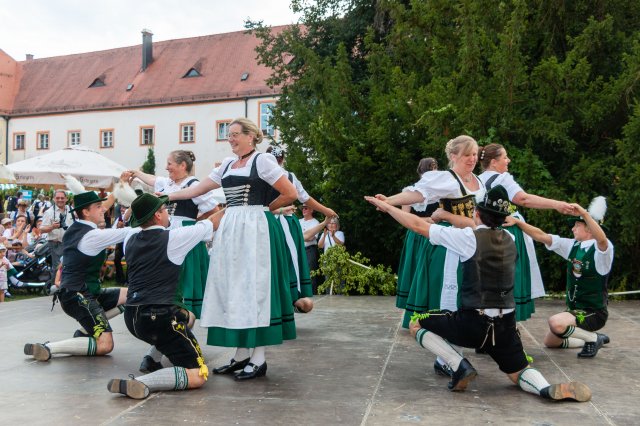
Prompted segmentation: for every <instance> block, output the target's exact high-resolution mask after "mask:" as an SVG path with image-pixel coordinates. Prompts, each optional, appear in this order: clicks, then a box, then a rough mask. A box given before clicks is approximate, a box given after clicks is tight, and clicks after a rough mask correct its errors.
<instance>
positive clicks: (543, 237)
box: [504, 216, 552, 246]
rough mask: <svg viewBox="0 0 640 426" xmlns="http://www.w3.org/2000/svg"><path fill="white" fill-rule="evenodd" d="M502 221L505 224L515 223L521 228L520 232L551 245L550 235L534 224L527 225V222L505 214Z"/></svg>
mask: <svg viewBox="0 0 640 426" xmlns="http://www.w3.org/2000/svg"><path fill="white" fill-rule="evenodd" d="M504 223H505V225H507V226H511V225H517V226H518V228H520V229H522V232H524V233H525V234H527V235H528V236H530V237H531V238H533V239H534V240H536V241H538V242H540V243H543V244H545V245H547V246H549V245H551V242H552V238H551V235H550V234H547V233H546V232H544V231H543V230H542V229H540V228H536V227H535V226H532V225H529V224H528V223H525V222H523V221H521V220H520V219H516V218H515V217H513V216H507V218H506V219H505V221H504Z"/></svg>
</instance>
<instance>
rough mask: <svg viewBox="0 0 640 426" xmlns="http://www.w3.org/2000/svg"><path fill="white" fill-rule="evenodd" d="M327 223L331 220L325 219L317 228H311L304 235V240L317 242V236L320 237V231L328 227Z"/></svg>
mask: <svg viewBox="0 0 640 426" xmlns="http://www.w3.org/2000/svg"><path fill="white" fill-rule="evenodd" d="M327 222H329V218H328V217H325V218H324V220H323V221H322V222H320V223H319V224H317V225H316V226H314V227H312V228H309V229H307V230H306V231H304V234H302V235H303V236H304V240H305V241H313V240H315V239H316V235H318V234H319V233H320V231H322V229H323V228H324V227H325V226H326V225H327Z"/></svg>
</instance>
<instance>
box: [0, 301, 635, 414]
mask: <svg viewBox="0 0 640 426" xmlns="http://www.w3.org/2000/svg"><path fill="white" fill-rule="evenodd" d="M315 302H316V307H315V309H314V311H313V312H312V313H310V314H306V315H298V314H296V323H297V326H298V339H297V340H294V341H290V342H286V343H285V344H284V345H281V346H276V347H270V348H268V349H267V362H268V372H267V376H266V377H265V378H259V379H256V380H250V381H247V382H241V383H238V382H236V381H235V380H234V379H233V376H214V375H211V376H210V379H209V381H208V383H207V384H206V385H205V386H204V387H203V388H201V389H197V390H193V391H182V392H161V393H155V394H152V395H151V396H150V397H149V398H148V399H146V400H142V401H137V400H132V399H128V398H126V397H123V396H120V395H113V394H110V393H109V392H108V391H107V389H106V386H107V382H108V381H109V379H111V378H126V377H127V375H128V374H131V373H133V374H135V375H136V376H137V375H139V374H140V373H139V372H138V366H139V364H140V360H141V358H142V356H143V355H144V353H145V351H146V349H147V345H146V344H145V343H144V342H141V341H139V340H137V339H135V338H134V337H133V336H131V335H130V334H129V332H128V331H127V329H126V327H125V325H124V321H123V318H122V316H119V317H117V318H115V319H114V320H112V327H113V328H114V330H115V331H114V339H115V349H114V351H113V352H112V353H111V354H110V356H106V357H96V358H85V357H55V358H54V359H52V360H51V361H49V362H37V361H34V360H33V359H31V357H27V356H25V355H23V345H24V343H26V342H44V341H47V340H50V341H55V340H62V339H65V338H69V337H71V336H72V334H73V332H74V330H75V329H76V324H75V322H74V321H73V320H72V319H71V318H69V317H67V316H66V315H65V314H64V313H63V312H62V309H61V308H60V306H59V305H57V306H56V308H55V309H54V310H53V312H50V307H51V300H50V298H48V297H42V298H36V299H29V300H23V301H17V302H11V303H3V304H0V335H1V336H2V338H1V339H2V345H1V346H0V360H1V361H2V362H1V363H0V377H1V380H0V385H1V386H0V401H2V415H1V416H0V424H5V425H63V424H64V425H90V424H91V425H93V424H137V425H138V424H153V425H176V424H206V423H211V424H223V425H235V424H238V425H247V424H257V425H334V424H346V425H396V424H429V425H453V424H469V425H476V424H487V423H494V424H518V425H520V424H523V425H575V424H579V425H580V426H587V425H614V424H615V425H637V424H638V423H639V422H640V420H639V419H640V398H639V397H640V368H639V367H640V355H639V351H638V348H640V333H639V331H640V301H629V302H612V303H611V304H610V308H609V312H610V315H609V322H608V323H607V326H606V327H605V328H604V330H603V332H605V333H607V334H608V335H609V336H610V337H611V343H610V344H609V345H607V346H605V347H604V348H603V349H601V350H600V352H599V353H598V356H597V357H596V358H593V359H578V358H577V357H576V353H577V352H578V351H579V349H565V350H556V349H546V348H543V347H542V345H541V342H542V337H543V335H544V333H545V330H546V328H547V325H546V318H547V317H548V316H549V315H550V314H552V313H555V312H558V311H560V310H562V307H563V304H562V302H561V301H541V302H538V303H537V312H536V314H534V317H533V318H532V319H530V320H529V321H527V322H525V323H524V324H522V325H521V332H522V339H523V342H524V345H525V350H526V351H527V353H528V354H529V355H531V356H533V357H534V359H535V361H534V364H533V365H534V366H535V367H536V368H538V369H539V370H540V371H542V373H543V374H544V375H545V376H546V377H547V379H548V380H549V381H550V382H551V383H553V382H559V381H566V380H580V381H583V382H585V383H587V384H588V385H589V386H591V389H592V391H593V399H592V401H591V402H587V403H554V402H550V401H546V400H542V399H541V398H539V397H536V396H534V395H531V394H527V393H525V392H522V391H520V390H519V389H518V388H517V387H516V386H515V385H513V384H511V382H510V381H509V380H508V379H507V377H506V375H504V374H503V373H501V372H500V371H499V370H498V368H497V366H496V365H495V364H494V363H493V361H492V360H491V359H490V358H489V357H488V356H486V355H476V354H475V353H474V352H473V350H468V351H467V355H468V358H469V359H470V361H471V363H472V364H473V365H474V366H475V367H476V369H477V370H478V371H479V374H480V375H479V377H478V378H477V380H476V381H475V382H473V383H472V384H471V386H470V388H469V389H468V390H467V391H466V392H463V393H452V392H449V391H448V390H447V388H446V385H447V379H446V378H443V377H440V376H436V375H435V374H434V372H433V367H432V366H433V359H434V357H433V356H432V355H431V354H430V353H428V352H427V351H426V350H424V349H421V348H420V347H418V346H417V344H416V343H415V341H414V340H413V339H411V337H410V336H409V334H408V332H407V331H406V330H404V329H402V328H401V326H400V324H401V317H402V313H401V312H400V311H399V310H398V309H396V308H395V298H392V297H353V296H352V297H342V296H319V297H316V298H315ZM195 333H196V336H197V337H198V339H199V340H200V343H201V345H202V347H203V351H204V355H205V358H206V360H207V363H208V365H209V367H210V368H211V367H214V366H220V365H222V364H225V363H226V362H227V361H228V360H229V358H230V357H231V356H232V355H233V352H232V350H231V349H228V348H219V347H210V346H206V345H205V333H204V330H203V329H201V328H199V326H198V325H196V329H195ZM163 362H164V363H165V365H167V361H166V360H164V361H163Z"/></svg>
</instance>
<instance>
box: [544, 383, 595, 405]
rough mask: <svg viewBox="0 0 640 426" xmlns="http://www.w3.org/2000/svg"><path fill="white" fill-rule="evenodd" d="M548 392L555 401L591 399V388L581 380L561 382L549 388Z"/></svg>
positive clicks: (584, 400) (585, 400) (583, 400)
mask: <svg viewBox="0 0 640 426" xmlns="http://www.w3.org/2000/svg"><path fill="white" fill-rule="evenodd" d="M547 394H548V395H549V398H550V399H553V400H554V401H562V400H571V401H577V402H587V401H589V400H590V399H591V389H589V386H587V385H585V384H584V383H580V382H569V383H559V384H557V385H551V386H549V387H548V388H547Z"/></svg>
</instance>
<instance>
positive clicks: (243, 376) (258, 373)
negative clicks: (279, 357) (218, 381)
mask: <svg viewBox="0 0 640 426" xmlns="http://www.w3.org/2000/svg"><path fill="white" fill-rule="evenodd" d="M247 366H249V367H251V368H252V369H253V370H252V371H250V372H249V373H247V372H246V371H244V370H242V371H241V372H239V373H238V374H236V380H249V379H255V378H256V377H262V376H264V375H266V374H267V361H265V362H264V364H262V365H261V366H260V367H258V366H257V365H255V364H254V363H252V362H250V363H248V364H247Z"/></svg>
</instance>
